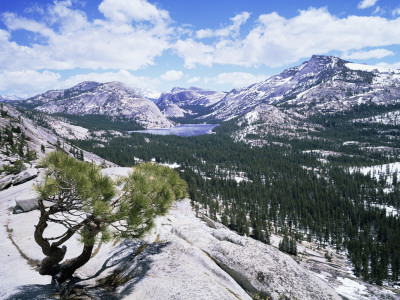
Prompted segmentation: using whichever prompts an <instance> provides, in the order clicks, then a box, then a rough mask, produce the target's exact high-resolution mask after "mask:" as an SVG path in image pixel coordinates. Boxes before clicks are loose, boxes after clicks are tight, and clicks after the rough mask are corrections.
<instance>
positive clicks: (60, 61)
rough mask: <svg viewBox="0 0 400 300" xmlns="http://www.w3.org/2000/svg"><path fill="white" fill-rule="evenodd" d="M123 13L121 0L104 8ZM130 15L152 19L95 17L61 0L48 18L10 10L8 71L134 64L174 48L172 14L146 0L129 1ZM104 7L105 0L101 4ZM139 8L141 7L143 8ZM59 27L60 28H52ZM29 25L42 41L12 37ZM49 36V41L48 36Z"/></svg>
mask: <svg viewBox="0 0 400 300" xmlns="http://www.w3.org/2000/svg"><path fill="white" fill-rule="evenodd" d="M113 3H114V4H115V7H114V11H115V13H116V14H117V12H119V10H120V9H121V5H122V4H121V3H122V2H121V0H105V1H104V2H103V3H102V4H104V7H103V8H102V11H103V13H105V14H111V8H110V7H111V6H112V5H111V4H113ZM125 3H126V2H125ZM129 3H130V5H128V6H129V7H128V6H127V7H128V8H127V11H126V18H127V19H126V20H133V21H140V20H144V21H149V22H150V23H149V22H148V23H147V24H142V23H133V24H128V23H126V24H124V23H120V22H119V20H118V21H117V20H116V19H118V18H117V17H113V16H111V15H110V17H109V18H108V19H106V20H104V19H103V20H100V19H96V20H94V21H89V20H88V19H87V16H86V15H85V13H84V12H83V11H81V10H78V9H74V8H73V7H72V4H71V1H55V2H54V4H53V5H51V6H48V7H47V14H46V15H45V16H43V20H41V21H40V22H39V21H34V20H30V19H26V18H23V17H20V16H17V15H15V14H10V13H4V14H3V15H2V18H1V19H2V20H3V22H4V23H5V25H6V26H7V29H8V35H4V34H2V33H0V52H1V53H2V55H1V56H0V65H1V66H2V69H3V70H9V71H11V70H21V69H30V70H31V69H32V70H43V69H53V70H62V69H74V68H87V69H128V70H136V69H139V68H143V67H146V66H148V65H152V64H154V59H155V57H157V56H160V55H162V54H163V52H164V50H166V49H168V48H169V47H170V39H171V34H172V30H171V28H170V27H169V25H168V23H166V22H161V21H166V20H167V19H168V18H169V17H168V13H167V12H166V11H163V10H159V9H158V8H157V7H156V6H154V5H151V4H149V3H147V2H146V1H144V0H140V1H139V0H135V1H129ZM100 6H101V5H100ZM133 8H137V9H139V8H141V9H142V10H140V11H137V12H136V14H135V12H134V11H135V10H134V9H133ZM52 28H57V29H54V30H53V29H52ZM18 29H24V30H27V31H29V32H31V33H33V34H36V35H37V36H38V37H39V38H41V40H42V43H41V44H37V43H33V44H31V45H28V46H26V45H19V44H18V43H16V42H13V41H11V40H10V39H11V35H10V33H11V34H12V33H13V31H15V30H18ZM43 37H45V40H44V41H43Z"/></svg>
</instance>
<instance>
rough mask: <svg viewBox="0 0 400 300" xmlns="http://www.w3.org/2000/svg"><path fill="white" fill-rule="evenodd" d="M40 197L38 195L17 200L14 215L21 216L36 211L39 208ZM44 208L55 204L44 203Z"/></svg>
mask: <svg viewBox="0 0 400 300" xmlns="http://www.w3.org/2000/svg"><path fill="white" fill-rule="evenodd" d="M38 200H39V196H38V195H33V196H23V197H19V198H17V199H15V204H16V206H15V208H14V213H15V214H19V213H24V212H28V211H31V210H34V209H38V208H39V204H38ZM43 205H44V207H46V208H47V207H50V206H53V205H54V203H53V202H50V201H46V200H44V201H43Z"/></svg>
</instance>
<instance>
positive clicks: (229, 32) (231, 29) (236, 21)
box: [196, 11, 250, 39]
mask: <svg viewBox="0 0 400 300" xmlns="http://www.w3.org/2000/svg"><path fill="white" fill-rule="evenodd" d="M249 17H250V13H248V12H247V11H245V12H242V13H240V14H237V15H236V16H234V17H233V18H231V19H230V20H231V21H232V25H229V26H227V27H224V28H221V29H217V30H212V29H209V28H207V29H201V30H198V31H197V32H196V35H197V38H199V39H203V38H211V37H228V36H232V37H237V36H238V35H239V30H240V26H242V25H243V24H244V23H246V21H247V20H248V19H249Z"/></svg>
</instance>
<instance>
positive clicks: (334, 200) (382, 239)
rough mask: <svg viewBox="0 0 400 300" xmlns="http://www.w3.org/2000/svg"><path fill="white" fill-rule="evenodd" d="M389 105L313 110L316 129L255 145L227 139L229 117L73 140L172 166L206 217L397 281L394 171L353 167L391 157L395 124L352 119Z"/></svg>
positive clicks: (398, 191) (367, 275)
mask: <svg viewBox="0 0 400 300" xmlns="http://www.w3.org/2000/svg"><path fill="white" fill-rule="evenodd" d="M395 109H397V107H395V106H390V107H389V106H388V107H386V108H385V107H377V106H370V107H368V106H360V107H356V108H355V109H353V110H351V111H349V112H346V113H340V114H336V115H317V116H314V117H312V119H310V120H309V121H310V122H313V123H314V124H320V125H321V126H322V127H321V130H320V131H315V132H310V133H309V134H308V135H307V138H304V135H302V134H299V135H298V136H295V137H293V136H290V137H289V136H285V135H274V134H273V132H271V133H269V134H268V135H266V136H264V137H262V139H261V140H262V141H265V146H263V147H255V146H251V145H249V144H246V143H243V142H234V141H233V139H232V138H231V137H230V135H231V134H232V132H235V130H237V125H235V124H236V123H235V122H234V120H233V121H232V122H227V123H223V124H222V125H221V126H219V127H217V129H216V130H217V132H218V133H217V134H215V135H204V136H198V137H184V138H183V137H176V136H156V135H142V134H133V135H131V136H130V137H129V138H126V137H119V138H113V139H111V140H109V141H108V142H107V143H105V144H104V147H98V144H97V142H96V141H89V140H87V141H80V142H79V143H80V146H81V147H83V148H85V149H87V150H90V151H93V152H94V153H96V154H98V155H100V156H102V157H104V158H106V159H109V160H111V161H113V162H115V163H117V164H121V165H132V164H135V163H137V162H138V161H139V159H140V160H146V161H148V160H151V159H155V160H156V161H158V162H163V163H178V164H179V165H180V166H181V167H180V168H179V170H180V172H181V176H182V177H183V178H184V179H185V180H186V181H187V182H188V184H189V189H190V196H191V199H192V201H193V204H194V206H195V207H196V209H198V210H207V212H208V215H209V216H210V217H211V218H213V219H218V220H221V221H222V223H224V224H225V225H227V226H229V227H230V228H231V229H233V230H235V231H237V232H239V233H240V234H246V235H250V236H252V237H254V238H255V239H259V240H261V241H263V242H266V243H268V242H269V236H270V234H271V233H279V234H281V235H283V236H287V238H288V239H287V240H289V241H290V240H293V239H295V240H297V241H301V240H308V241H315V242H317V244H318V246H319V247H325V246H328V245H329V246H330V247H332V248H334V249H336V250H337V251H347V253H348V256H349V258H350V260H351V262H352V263H353V267H354V268H353V271H354V274H356V275H357V276H360V277H361V278H363V279H365V280H367V281H370V282H373V283H376V284H382V283H383V282H384V281H389V282H396V281H398V280H399V272H400V253H399V251H398V249H397V248H398V245H399V244H400V224H399V219H398V215H397V209H398V208H399V207H400V185H399V184H398V183H397V175H395V176H393V178H396V180H393V181H391V182H390V184H388V181H387V180H386V179H387V176H392V174H381V178H380V180H375V179H374V178H372V176H370V175H368V174H367V175H363V174H361V173H360V172H358V171H357V168H356V167H357V166H368V165H380V164H384V163H388V162H392V161H396V159H397V158H398V151H399V149H400V143H399V141H398V140H397V138H396V137H397V134H396V133H397V132H400V131H399V130H400V128H398V125H390V124H389V125H388V124H384V125H382V124H379V123H367V122H354V121H353V119H354V117H355V116H359V117H360V116H362V117H363V118H365V117H368V116H370V115H372V114H377V113H382V112H384V111H393V110H395ZM392 133H394V134H392ZM257 138H260V137H257ZM387 206H390V207H394V208H395V210H394V213H392V214H391V213H388V212H387V211H386V210H385V207H387ZM286 250H288V252H289V250H290V249H289V248H288V249H286ZM292 250H293V249H292ZM290 252H291V253H294V251H290Z"/></svg>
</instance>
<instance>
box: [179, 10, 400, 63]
mask: <svg viewBox="0 0 400 300" xmlns="http://www.w3.org/2000/svg"><path fill="white" fill-rule="evenodd" d="M396 44H400V18H397V19H386V18H383V17H378V16H366V17H365V16H348V17H345V18H338V17H336V16H334V15H331V14H330V13H329V12H328V10H327V9H326V8H319V9H316V8H309V9H308V10H302V11H300V12H299V15H297V16H295V17H293V18H290V19H287V18H284V17H282V16H280V15H278V14H277V13H275V12H274V13H270V14H264V15H260V16H259V18H258V22H257V23H256V25H255V26H254V28H253V29H252V30H251V31H250V32H249V33H248V35H247V36H246V37H245V38H243V39H240V38H237V39H233V40H232V39H220V40H218V41H214V42H210V43H205V42H198V41H195V40H193V39H190V38H189V39H186V40H179V41H178V42H177V43H176V44H175V46H174V47H175V49H176V52H177V53H178V55H179V56H181V57H182V58H184V60H185V66H186V67H190V68H193V67H194V66H196V65H206V66H211V65H212V64H216V63H217V64H234V65H240V66H247V67H251V66H259V65H266V66H270V67H279V66H283V65H285V64H290V63H294V62H297V61H298V60H299V59H301V58H305V57H310V56H312V55H313V54H315V53H319V54H324V53H330V52H332V51H340V52H342V53H347V52H350V51H360V50H361V49H363V48H366V47H384V46H388V45H396Z"/></svg>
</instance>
